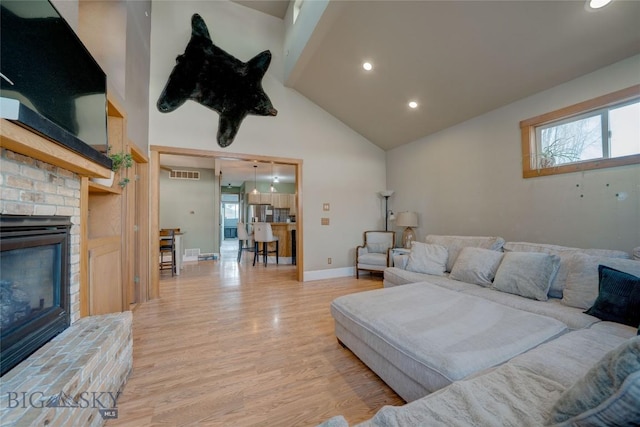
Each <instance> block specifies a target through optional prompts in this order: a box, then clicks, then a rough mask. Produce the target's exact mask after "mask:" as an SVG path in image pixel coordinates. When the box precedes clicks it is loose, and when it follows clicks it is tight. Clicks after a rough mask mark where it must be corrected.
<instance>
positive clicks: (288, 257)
mask: <svg viewBox="0 0 640 427" xmlns="http://www.w3.org/2000/svg"><path fill="white" fill-rule="evenodd" d="M270 224H271V229H272V230H273V235H274V236H275V237H277V238H278V240H279V245H278V246H279V250H278V256H279V257H280V262H283V261H284V263H285V264H290V263H291V262H292V256H293V247H292V245H293V240H292V236H291V231H293V230H296V223H295V222H272V223H270ZM287 261H288V262H287Z"/></svg>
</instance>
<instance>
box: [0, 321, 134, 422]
mask: <svg viewBox="0 0 640 427" xmlns="http://www.w3.org/2000/svg"><path fill="white" fill-rule="evenodd" d="M131 321H132V316H131V312H130V311H125V312H123V313H114V314H105V315H102V316H90V317H84V318H82V319H80V320H79V321H77V322H76V323H74V324H73V325H71V326H70V327H69V328H67V329H66V330H65V331H64V332H62V333H61V334H60V335H58V336H56V337H55V338H54V339H53V340H51V341H49V342H48V343H47V344H45V345H44V346H43V347H41V348H40V349H39V350H38V351H36V352H35V353H34V354H32V355H31V356H30V357H29V358H28V359H27V360H25V361H23V362H22V363H20V364H19V365H18V366H16V367H15V368H13V369H12V370H10V371H9V372H8V373H6V374H5V375H4V376H3V377H2V382H1V384H0V420H1V422H0V424H1V425H2V426H16V427H18V426H90V427H93V426H101V425H103V424H104V422H105V419H107V418H108V416H109V415H111V416H113V414H114V413H113V412H112V413H111V414H108V415H106V416H103V414H101V413H100V410H103V411H104V410H109V409H111V408H115V409H116V410H117V404H116V402H115V399H116V398H117V396H118V392H120V391H121V390H122V389H123V387H124V384H125V383H126V380H127V378H128V377H129V374H130V372H131V368H132V365H133V338H132V334H131Z"/></svg>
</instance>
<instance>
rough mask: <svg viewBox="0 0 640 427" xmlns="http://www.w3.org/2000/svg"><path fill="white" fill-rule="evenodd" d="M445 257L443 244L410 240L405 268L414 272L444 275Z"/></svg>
mask: <svg viewBox="0 0 640 427" xmlns="http://www.w3.org/2000/svg"><path fill="white" fill-rule="evenodd" d="M447 257H448V252H447V248H445V247H444V246H441V245H430V244H427V243H421V242H411V253H409V260H408V261H407V266H406V269H407V270H408V271H412V272H414V273H423V274H432V275H434V276H444V271H445V268H446V265H447Z"/></svg>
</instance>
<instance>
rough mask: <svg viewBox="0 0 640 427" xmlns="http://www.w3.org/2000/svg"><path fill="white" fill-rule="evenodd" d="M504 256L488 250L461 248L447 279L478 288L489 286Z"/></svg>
mask: <svg viewBox="0 0 640 427" xmlns="http://www.w3.org/2000/svg"><path fill="white" fill-rule="evenodd" d="M503 256H504V254H503V253H502V252H498V251H492V250H490V249H483V248H474V247H466V248H462V250H461V251H460V254H459V255H458V259H457V260H456V262H455V264H453V269H452V270H451V274H450V275H449V277H450V278H451V279H454V280H460V281H462V282H467V283H474V284H476V285H480V286H491V283H492V282H493V279H494V277H495V276H496V271H498V266H499V265H500V261H502V257H503Z"/></svg>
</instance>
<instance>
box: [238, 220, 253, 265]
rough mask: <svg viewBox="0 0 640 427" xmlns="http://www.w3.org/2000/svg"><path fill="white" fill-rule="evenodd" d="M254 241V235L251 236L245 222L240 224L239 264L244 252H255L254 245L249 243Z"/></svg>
mask: <svg viewBox="0 0 640 427" xmlns="http://www.w3.org/2000/svg"><path fill="white" fill-rule="evenodd" d="M251 239H253V233H251V234H249V233H248V232H247V228H246V226H245V224H244V223H243V222H239V223H238V262H240V261H241V260H242V252H243V251H247V252H253V251H254V247H253V245H250V244H249V241H250V240H251Z"/></svg>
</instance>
